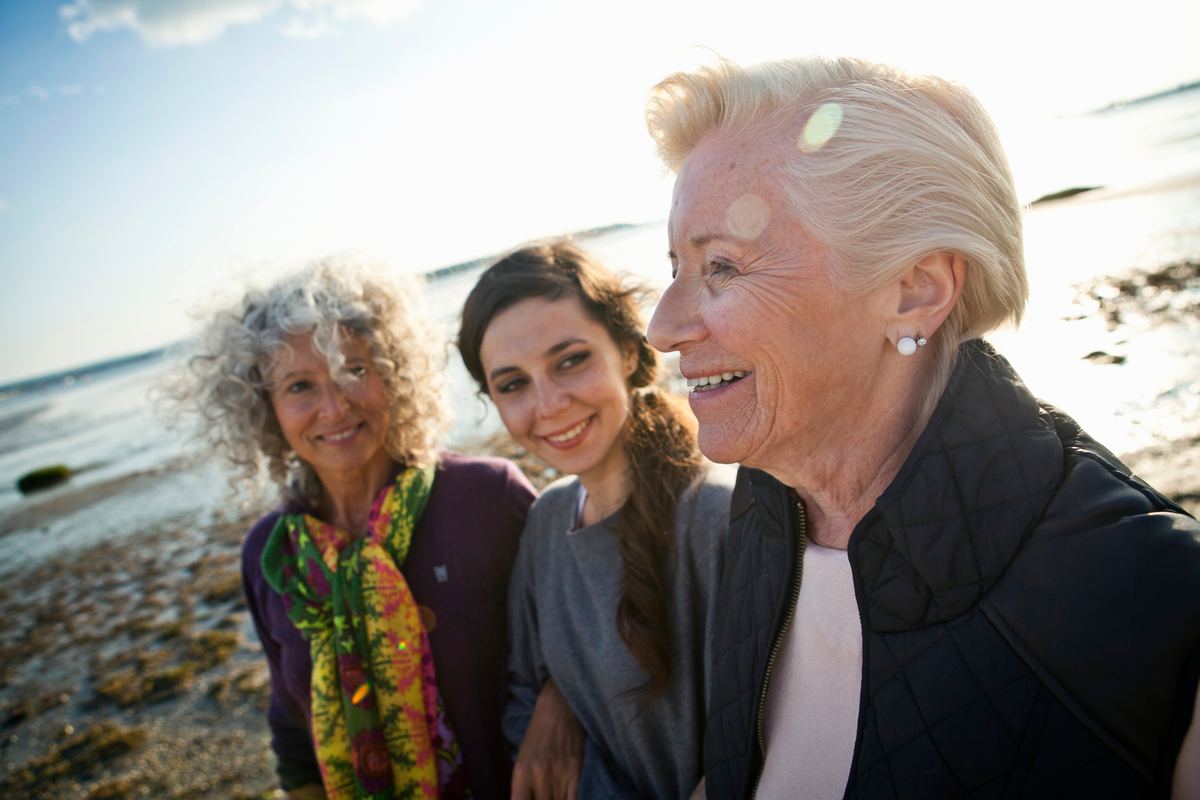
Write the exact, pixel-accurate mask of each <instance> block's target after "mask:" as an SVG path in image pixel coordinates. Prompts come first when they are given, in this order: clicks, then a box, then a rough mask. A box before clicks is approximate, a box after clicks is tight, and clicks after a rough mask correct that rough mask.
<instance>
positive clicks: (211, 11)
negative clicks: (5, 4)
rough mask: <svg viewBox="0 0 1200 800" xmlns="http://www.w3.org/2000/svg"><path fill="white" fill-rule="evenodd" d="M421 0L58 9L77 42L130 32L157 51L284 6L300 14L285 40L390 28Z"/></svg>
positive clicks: (159, 0)
mask: <svg viewBox="0 0 1200 800" xmlns="http://www.w3.org/2000/svg"><path fill="white" fill-rule="evenodd" d="M420 3H421V0H72V2H71V4H70V5H64V6H60V7H59V10H58V13H59V18H60V19H61V20H62V21H63V22H64V23H66V26H67V33H69V34H70V36H71V38H72V39H74V40H75V41H77V42H85V41H87V40H88V39H89V38H91V37H92V35H93V34H96V33H102V32H108V31H116V30H122V29H127V30H132V31H134V32H135V33H137V34H138V35H139V36H141V37H142V41H144V42H146V44H149V45H153V46H158V47H170V46H175V45H185V44H197V43H199V42H206V41H209V40H211V39H215V38H217V37H219V36H220V35H221V34H223V33H224V32H225V29H226V28H228V27H230V26H233V25H249V24H251V23H254V22H258V21H259V20H261V19H263V18H264V17H266V16H268V15H269V14H272V13H274V12H275V11H277V10H278V9H279V8H281V7H283V6H285V5H286V6H290V7H291V8H292V9H293V10H294V11H295V12H297V14H298V16H296V17H294V18H293V19H292V20H291V21H290V22H289V23H288V24H287V26H286V27H284V28H283V29H282V31H281V32H282V33H283V35H284V36H289V37H294V38H315V37H318V36H324V35H326V34H328V33H332V32H333V31H334V30H335V28H334V27H333V26H332V25H330V24H329V22H328V18H329V17H330V16H332V17H333V18H334V19H337V20H349V19H362V20H366V21H367V22H371V23H373V24H375V25H390V24H393V23H395V22H398V21H400V20H401V19H403V18H404V17H405V16H407V15H408V14H409V13H411V12H412V10H413V9H415V8H416V7H417V6H418V5H420Z"/></svg>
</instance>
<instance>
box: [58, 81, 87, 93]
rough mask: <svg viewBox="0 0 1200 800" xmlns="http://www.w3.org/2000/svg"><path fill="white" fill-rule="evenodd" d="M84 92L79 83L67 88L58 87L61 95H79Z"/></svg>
mask: <svg viewBox="0 0 1200 800" xmlns="http://www.w3.org/2000/svg"><path fill="white" fill-rule="evenodd" d="M82 91H83V87H82V86H80V85H79V84H78V83H71V84H68V85H66V86H60V87H58V93H59V94H79V93H80V92H82Z"/></svg>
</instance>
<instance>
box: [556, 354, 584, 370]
mask: <svg viewBox="0 0 1200 800" xmlns="http://www.w3.org/2000/svg"><path fill="white" fill-rule="evenodd" d="M589 356H591V353H590V352H589V351H587V350H581V351H579V352H578V353H571V354H570V355H569V356H567V357H566V358H564V359H563V360H562V361H560V362H558V368H559V369H572V368H574V367H578V366H579V365H580V364H582V363H583V362H585V361H587V360H588V357H589Z"/></svg>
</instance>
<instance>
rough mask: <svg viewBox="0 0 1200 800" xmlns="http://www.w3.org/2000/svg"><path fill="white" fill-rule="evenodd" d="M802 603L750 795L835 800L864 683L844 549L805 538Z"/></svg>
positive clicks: (782, 653)
mask: <svg viewBox="0 0 1200 800" xmlns="http://www.w3.org/2000/svg"><path fill="white" fill-rule="evenodd" d="M801 575H802V579H801V581H800V598H799V600H797V602H796V611H795V613H794V615H793V616H792V621H791V624H789V625H788V628H787V630H786V631H784V634H783V639H782V640H781V641H780V644H779V652H778V653H777V654H776V656H775V664H774V666H773V667H772V672H771V683H770V684H769V685H768V687H767V706H766V709H765V711H764V713H763V734H764V740H765V744H766V752H767V757H766V763H765V764H764V766H763V773H762V778H761V779H760V780H759V784H758V791H757V793H756V794H755V797H757V798H762V800H770V799H771V798H795V797H798V796H800V795H798V794H797V790H798V789H799V788H800V787H803V789H804V792H803V797H805V798H806V800H823V798H833V800H838V799H839V798H841V797H842V796H843V795H844V794H845V792H846V780H847V779H848V778H849V776H850V762H851V761H852V760H853V759H854V740H855V737H856V735H857V731H858V698H859V687H860V684H861V679H862V623H861V622H860V621H859V618H858V603H857V602H855V599H854V577H853V575H852V574H851V572H850V559H849V557H848V556H847V555H846V551H845V550H835V549H833V548H831V547H821V546H820V545H818V544H814V543H813V542H812V541H808V542H806V543H805V546H804V565H803V572H802V573H801Z"/></svg>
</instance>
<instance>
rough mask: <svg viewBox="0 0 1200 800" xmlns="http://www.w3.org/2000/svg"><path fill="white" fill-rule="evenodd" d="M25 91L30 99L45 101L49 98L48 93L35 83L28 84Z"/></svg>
mask: <svg viewBox="0 0 1200 800" xmlns="http://www.w3.org/2000/svg"><path fill="white" fill-rule="evenodd" d="M25 91H27V92H28V93H29V96H30V97H36V98H37V99H38V100H47V99H49V97H50V93H49V92H47V91H46V90H45V89H43V88H42V87H41V86H39V85H38V84H36V83H33V84H30V85H29V88H28V89H26V90H25Z"/></svg>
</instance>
